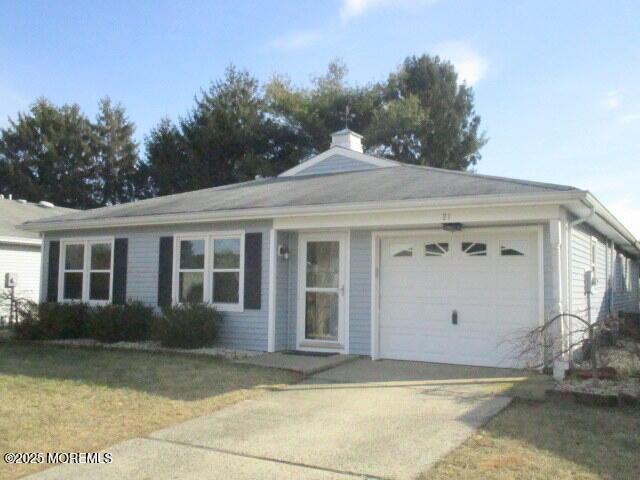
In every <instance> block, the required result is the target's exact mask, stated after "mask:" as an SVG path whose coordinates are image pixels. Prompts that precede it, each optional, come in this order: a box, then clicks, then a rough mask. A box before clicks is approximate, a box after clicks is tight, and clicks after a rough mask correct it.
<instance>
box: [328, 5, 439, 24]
mask: <svg viewBox="0 0 640 480" xmlns="http://www.w3.org/2000/svg"><path fill="white" fill-rule="evenodd" d="M438 1H439V0H343V2H342V7H341V8H340V18H341V19H342V21H343V22H346V21H348V20H351V19H352V18H355V17H360V16H362V15H365V14H366V13H368V12H370V11H373V10H380V9H383V8H388V7H393V8H395V9H398V8H404V9H406V8H417V7H424V6H430V5H433V4H434V3H437V2H438Z"/></svg>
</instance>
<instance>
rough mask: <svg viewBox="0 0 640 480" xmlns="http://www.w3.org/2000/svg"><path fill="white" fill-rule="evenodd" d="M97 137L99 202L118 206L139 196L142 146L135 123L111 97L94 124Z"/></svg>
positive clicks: (101, 105)
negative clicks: (135, 137) (134, 137)
mask: <svg viewBox="0 0 640 480" xmlns="http://www.w3.org/2000/svg"><path fill="white" fill-rule="evenodd" d="M94 128H95V132H96V136H97V151H98V165H97V168H98V177H99V181H100V185H99V192H98V203H99V204H100V205H114V204H116V203H123V202H129V201H131V200H133V199H134V198H136V187H137V186H136V178H137V176H136V172H137V167H138V162H139V158H138V145H137V144H136V142H135V141H134V140H133V134H134V132H135V126H134V124H133V123H132V122H130V121H129V119H128V118H127V116H126V113H125V109H124V107H123V106H122V105H120V104H116V105H113V104H112V103H111V100H110V99H109V97H105V98H103V99H102V100H100V102H99V113H98V116H97V119H96V122H95V125H94Z"/></svg>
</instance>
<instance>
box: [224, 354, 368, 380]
mask: <svg viewBox="0 0 640 480" xmlns="http://www.w3.org/2000/svg"><path fill="white" fill-rule="evenodd" d="M357 358H358V356H357V355H341V354H338V355H310V354H298V353H295V352H273V353H263V354H262V355H257V356H255V357H249V358H242V359H239V360H236V363H245V364H248V365H256V366H258V367H268V368H279V369H281V370H291V371H293V372H298V373H301V374H302V375H303V376H305V377H307V376H309V375H313V374H314V373H318V372H323V371H325V370H329V369H330V368H334V367H337V366H338V365H342V364H343V363H348V362H351V361H354V360H356V359H357Z"/></svg>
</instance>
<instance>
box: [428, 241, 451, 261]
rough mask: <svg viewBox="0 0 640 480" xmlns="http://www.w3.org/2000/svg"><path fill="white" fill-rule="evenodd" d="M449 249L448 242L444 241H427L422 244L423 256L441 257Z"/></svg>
mask: <svg viewBox="0 0 640 480" xmlns="http://www.w3.org/2000/svg"><path fill="white" fill-rule="evenodd" d="M448 251H449V244H448V243H446V242H435V243H427V244H425V246H424V256H425V257H442V256H443V255H446V254H447V252H448Z"/></svg>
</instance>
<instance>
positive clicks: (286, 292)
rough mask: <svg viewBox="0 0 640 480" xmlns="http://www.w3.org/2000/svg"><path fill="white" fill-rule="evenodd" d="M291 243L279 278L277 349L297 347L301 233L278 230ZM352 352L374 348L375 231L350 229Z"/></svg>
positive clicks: (283, 240) (281, 241) (286, 243)
mask: <svg viewBox="0 0 640 480" xmlns="http://www.w3.org/2000/svg"><path fill="white" fill-rule="evenodd" d="M278 243H279V244H280V245H284V246H288V248H289V260H287V261H285V260H283V259H279V261H278V270H277V272H276V278H277V283H278V286H277V288H276V297H277V300H276V342H275V343H276V350H284V349H295V348H296V329H297V314H298V309H297V306H298V304H297V301H298V298H297V296H298V271H297V269H298V235H297V233H293V232H292V233H283V232H280V233H279V234H278ZM349 257H350V259H349V312H348V314H349V353H353V354H359V355H369V353H370V351H371V232H370V231H353V232H351V233H350V255H349Z"/></svg>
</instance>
